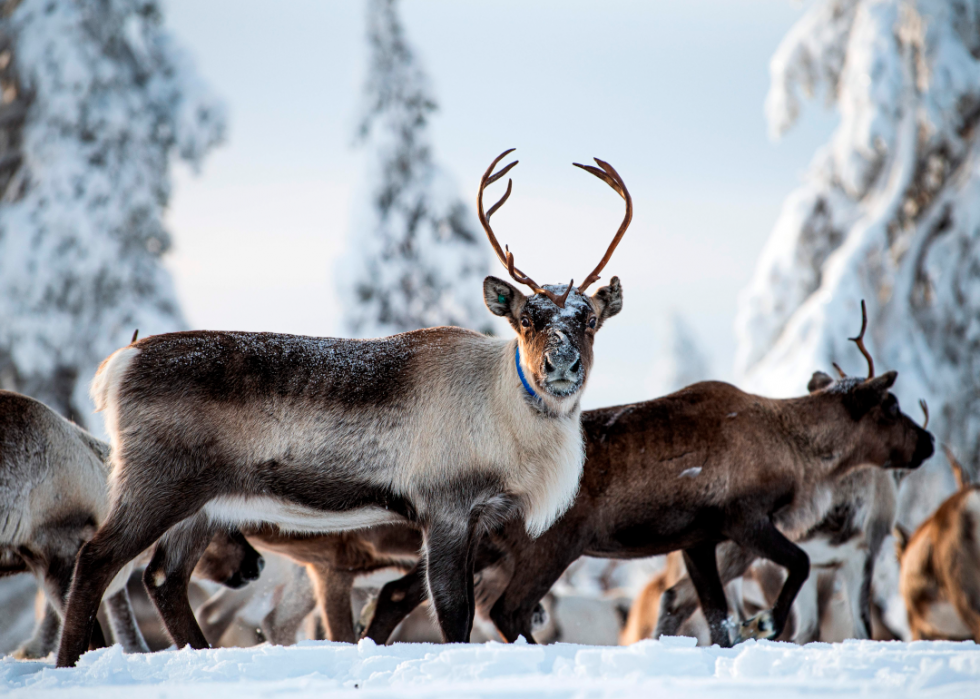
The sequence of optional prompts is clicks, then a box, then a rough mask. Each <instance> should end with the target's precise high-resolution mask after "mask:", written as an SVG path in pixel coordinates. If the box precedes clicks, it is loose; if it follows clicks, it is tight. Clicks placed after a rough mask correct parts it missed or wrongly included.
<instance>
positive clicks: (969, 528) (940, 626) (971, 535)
mask: <svg viewBox="0 0 980 699" xmlns="http://www.w3.org/2000/svg"><path fill="white" fill-rule="evenodd" d="M943 450H944V451H945V453H946V458H947V459H948V460H949V464H950V466H951V467H952V469H953V475H954V478H955V480H956V488H957V490H956V492H955V493H953V495H951V496H950V497H949V498H947V499H946V500H945V501H944V502H943V504H942V505H940V506H939V508H938V509H937V510H936V511H935V512H934V513H933V514H932V516H930V517H929V519H927V520H926V521H925V522H923V523H922V524H921V525H919V528H918V529H916V530H915V533H914V534H912V535H909V533H908V532H907V531H906V530H904V529H903V528H902V527H901V526H896V527H895V538H896V540H897V542H896V548H897V552H898V560H899V564H900V565H901V574H900V577H899V590H900V591H901V593H902V598H903V599H904V600H905V607H906V609H907V610H908V617H909V630H910V631H911V633H912V638H913V639H914V640H937V639H956V640H962V639H973V640H974V641H976V642H977V643H980V485H970V482H969V479H968V478H967V476H966V474H965V473H964V471H963V467H962V466H961V465H960V463H959V461H957V460H956V457H955V456H953V452H952V451H950V449H949V448H948V447H945V446H944V447H943Z"/></svg>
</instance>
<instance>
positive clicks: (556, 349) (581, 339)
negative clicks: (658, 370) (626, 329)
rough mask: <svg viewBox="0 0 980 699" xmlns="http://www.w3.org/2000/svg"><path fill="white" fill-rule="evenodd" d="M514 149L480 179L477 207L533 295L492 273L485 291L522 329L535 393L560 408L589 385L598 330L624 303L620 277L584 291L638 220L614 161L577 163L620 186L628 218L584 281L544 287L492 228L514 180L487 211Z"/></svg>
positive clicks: (523, 359) (522, 356)
mask: <svg viewBox="0 0 980 699" xmlns="http://www.w3.org/2000/svg"><path fill="white" fill-rule="evenodd" d="M513 150H514V149H513V148H511V149H510V150H507V151H504V152H503V153H501V154H500V155H499V156H497V158H496V160H494V161H493V162H492V163H491V164H490V167H489V168H487V171H486V172H485V173H484V175H483V178H482V180H481V181H480V191H479V194H478V196H477V208H478V210H479V213H480V222H481V223H482V224H483V228H484V230H486V232H487V237H488V238H489V239H490V244H491V245H492V246H493V249H494V252H495V253H497V258H498V259H499V260H500V262H501V264H503V265H504V267H506V268H507V271H508V272H509V274H510V276H511V278H513V279H514V281H516V282H518V283H520V284H524V285H526V286H528V287H530V288H531V289H532V290H533V291H534V294H533V295H531V296H525V295H524V294H522V293H521V292H520V291H518V290H517V288H516V287H514V286H513V285H511V284H509V283H508V282H505V281H504V280H503V279H498V278H497V277H487V278H486V279H485V280H484V281H483V295H484V298H485V300H486V303H487V308H489V309H490V312H491V313H493V314H494V315H498V316H502V317H504V318H506V319H507V320H508V322H510V324H511V327H513V328H514V330H515V331H516V332H517V337H518V352H519V358H518V360H517V361H519V362H520V366H521V367H522V368H523V373H524V374H525V375H526V378H527V380H528V381H529V383H530V385H531V387H532V390H533V391H534V393H536V394H537V395H538V396H539V397H540V398H541V399H542V400H543V401H544V402H545V403H546V404H549V405H550V406H551V407H553V408H561V406H562V404H565V403H567V402H569V401H574V400H575V396H577V394H578V393H579V391H581V390H582V387H583V386H584V385H585V381H586V379H587V378H588V375H589V370H590V368H591V367H592V342H593V340H594V338H595V334H596V331H598V330H599V328H600V327H602V324H603V323H604V322H605V320H606V319H607V318H611V317H612V316H614V315H616V314H617V313H619V311H620V310H621V309H622V307H623V290H622V287H621V286H620V284H619V278H618V277H613V278H612V279H611V280H610V282H609V285H608V286H604V287H602V288H601V289H599V290H598V291H596V292H595V293H594V294H592V295H591V296H588V295H586V293H585V291H586V289H587V288H588V287H589V286H590V285H591V284H592V283H593V282H595V281H597V280H598V279H599V272H601V271H602V269H603V267H605V266H606V263H607V262H609V258H610V257H612V254H613V251H614V250H615V249H616V246H617V245H619V241H620V240H621V239H622V237H623V234H624V233H625V232H626V229H627V227H629V224H630V220H631V219H632V218H633V202H632V199H631V198H630V194H629V192H628V191H627V189H626V185H625V184H624V183H623V180H622V178H621V177H620V176H619V174H618V173H617V172H616V171H615V170H614V169H613V167H612V166H611V165H610V164H609V163H605V162H603V161H601V160H599V159H598V158H596V163H597V164H598V165H599V167H598V168H597V167H592V166H591V165H579V164H578V163H573V164H574V165H575V166H576V167H580V168H582V169H583V170H586V171H587V172H590V173H592V174H593V175H595V176H596V177H598V178H599V179H601V180H602V181H603V182H605V183H606V184H608V185H609V186H610V187H612V188H613V189H614V190H616V192H617V193H618V194H619V195H620V196H621V197H623V199H624V200H625V201H626V216H625V217H624V218H623V222H622V224H620V226H619V231H617V233H616V235H615V237H614V238H613V241H612V243H610V245H609V248H608V249H607V250H606V254H605V255H604V256H603V258H602V260H601V261H600V262H599V265H598V266H597V267H596V268H595V269H594V270H593V271H592V273H591V274H589V276H588V277H586V278H585V281H584V282H583V283H582V284H580V285H579V286H578V287H576V286H575V281H574V280H571V281H569V283H568V284H567V285H565V284H559V285H552V284H548V285H544V286H542V285H539V284H538V283H537V282H535V281H534V280H533V279H531V278H530V277H528V276H527V275H526V274H524V273H523V272H522V271H521V270H519V269H518V268H517V267H515V266H514V253H512V252H511V251H510V249H509V248H507V247H506V246H505V247H504V248H503V249H501V247H500V244H499V243H498V242H497V237H496V236H495V235H494V233H493V229H492V228H491V227H490V217H491V216H493V214H494V212H495V211H497V209H499V208H500V207H501V206H502V205H503V203H504V202H505V201H507V198H508V197H509V196H510V192H511V188H512V186H513V182H512V180H507V191H506V192H505V193H504V196H503V197H501V199H500V201H498V202H497V203H496V204H494V205H493V206H491V207H490V210H489V211H487V212H486V213H484V210H483V190H484V189H485V188H486V186H487V185H489V184H491V183H493V182H496V181H497V180H499V179H500V178H501V177H503V176H504V175H506V174H507V172H509V171H510V169H511V168H513V167H514V166H515V165H517V161H516V160H515V161H514V162H512V163H510V164H509V165H507V166H505V167H503V168H501V169H500V171H499V172H496V173H494V172H493V169H494V168H495V167H496V166H497V163H499V162H500V161H501V159H503V158H504V156H506V155H507V154H508V153H510V152H511V151H513ZM600 168H601V169H600Z"/></svg>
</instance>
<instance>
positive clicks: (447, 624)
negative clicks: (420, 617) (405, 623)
mask: <svg viewBox="0 0 980 699" xmlns="http://www.w3.org/2000/svg"><path fill="white" fill-rule="evenodd" d="M463 521H464V522H465V524H464V523H461V522H459V521H458V520H457V521H453V520H448V519H443V520H436V521H434V522H432V523H431V524H429V526H428V527H427V528H426V529H425V531H424V532H423V539H424V541H425V558H426V582H427V583H428V588H429V599H431V600H432V604H433V606H434V607H435V612H436V619H437V620H438V621H439V628H440V629H441V630H442V637H443V640H444V641H445V642H446V643H467V642H468V641H469V640H470V632H471V631H472V630H473V615H474V614H475V613H476V601H475V598H474V592H473V566H474V559H475V556H474V551H473V548H474V545H475V539H476V526H475V525H476V522H475V521H471V520H468V519H466V520H463Z"/></svg>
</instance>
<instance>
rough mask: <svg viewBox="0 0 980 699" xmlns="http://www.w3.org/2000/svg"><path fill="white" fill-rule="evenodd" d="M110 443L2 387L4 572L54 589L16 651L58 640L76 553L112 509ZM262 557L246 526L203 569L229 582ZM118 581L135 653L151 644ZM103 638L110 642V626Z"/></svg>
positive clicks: (33, 652) (112, 617) (116, 625)
mask: <svg viewBox="0 0 980 699" xmlns="http://www.w3.org/2000/svg"><path fill="white" fill-rule="evenodd" d="M108 455H109V445H108V444H106V443H105V442H103V441H102V440H100V439H96V438H95V437H93V436H92V435H91V434H89V433H88V432H86V431H85V430H83V429H82V428H81V427H79V426H78V425H76V424H74V423H72V422H69V421H68V420H66V419H64V418H63V417H61V416H60V415H58V414H57V413H55V412H54V411H53V410H51V409H50V408H48V407H47V406H46V405H44V404H43V403H41V402H39V401H37V400H34V399H33V398H29V397H28V396H24V395H21V394H19V393H14V392H12V391H0V493H2V496H3V497H2V499H0V519H2V526H0V576H2V575H12V574H15V573H21V572H31V573H33V574H34V576H35V577H36V578H37V579H38V582H39V583H40V586H41V589H42V590H43V592H44V595H45V598H46V600H45V604H44V613H43V615H42V618H41V619H39V621H38V624H37V627H36V628H35V631H34V635H33V636H32V638H31V639H30V640H29V641H27V642H26V643H25V644H24V645H22V646H21V647H20V648H19V649H18V650H17V651H16V652H15V654H16V655H18V656H19V657H24V658H39V657H44V656H46V655H47V654H48V653H50V652H51V651H53V650H54V649H55V644H56V643H57V639H58V634H59V633H60V631H61V618H62V615H63V613H64V604H65V598H66V597H67V595H68V590H69V587H70V585H71V575H72V569H73V568H74V565H75V556H76V554H77V553H78V551H79V549H80V548H81V546H82V545H83V544H84V543H85V542H86V541H87V540H89V539H90V538H92V536H93V535H94V534H95V531H96V529H97V528H98V527H99V525H100V524H101V523H102V521H103V520H104V519H105V517H106V514H107V512H108V510H109V494H108V489H107V487H106V481H107V478H108V476H109V472H108V466H107V465H106V463H105V460H106V458H107V457H108ZM260 570H261V558H260V557H259V555H258V553H256V551H255V550H254V549H252V547H251V546H249V545H248V543H247V542H246V541H245V540H244V538H242V537H241V535H240V534H237V533H231V534H229V533H227V532H224V531H220V532H217V533H216V535H215V539H214V541H213V542H212V543H211V544H210V545H209V547H208V549H207V551H206V555H205V556H204V557H203V558H202V559H201V561H200V563H199V565H198V567H197V569H196V571H195V573H196V574H197V575H198V576H199V577H206V578H207V579H209V580H213V581H216V582H221V583H224V584H226V585H229V586H241V585H244V584H245V583H247V582H248V581H249V580H254V579H255V578H257V577H258V575H259V571H260ZM129 571H130V567H126V568H125V569H124V570H123V571H122V574H121V575H119V576H118V577H117V579H116V580H115V581H113V584H112V585H110V586H109V589H108V594H107V596H106V599H105V602H106V609H107V612H108V617H109V621H110V624H111V626H112V631H113V636H114V637H115V639H116V641H117V642H118V643H121V644H122V646H123V648H124V649H125V650H126V651H127V652H138V651H144V652H145V651H146V650H147V647H146V643H145V642H144V640H143V637H142V635H141V634H140V631H139V627H138V626H137V625H136V621H135V617H134V615H133V610H132V606H131V604H130V601H129V596H128V594H127V592H126V587H125V583H126V580H127V579H128V577H129ZM93 641H94V645H96V646H100V645H104V644H105V637H104V635H103V633H102V630H101V628H100V629H99V631H98V633H97V634H96V635H95V637H94V639H93Z"/></svg>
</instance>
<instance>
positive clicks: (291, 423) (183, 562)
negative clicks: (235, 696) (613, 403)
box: [58, 149, 632, 666]
mask: <svg viewBox="0 0 980 699" xmlns="http://www.w3.org/2000/svg"><path fill="white" fill-rule="evenodd" d="M511 150H513V149H511ZM510 152H511V151H510V150H508V151H505V152H504V153H502V154H501V155H500V156H498V157H497V158H496V159H495V160H494V161H493V163H491V165H490V167H489V168H487V171H486V172H485V173H484V175H483V177H482V179H481V181H480V188H479V191H478V195H477V206H478V211H479V216H480V221H481V223H482V225H483V228H484V230H485V231H486V233H487V236H488V238H489V240H490V243H491V245H492V246H493V249H494V252H495V253H496V255H497V257H498V259H499V260H500V261H501V263H503V264H504V265H505V266H506V267H507V270H508V272H509V274H510V276H511V277H512V278H513V279H514V280H515V281H516V282H518V283H520V284H524V285H526V286H528V287H530V288H531V289H532V290H533V292H534V294H533V295H531V296H525V295H524V294H522V293H521V292H520V291H518V289H517V288H516V287H514V286H512V285H511V284H509V283H507V282H505V281H503V280H501V279H497V278H495V277H487V278H486V279H485V280H484V283H483V292H484V299H485V301H486V304H487V307H488V308H489V309H490V311H491V312H492V313H494V314H495V315H498V316H501V317H504V318H506V319H507V320H508V321H509V322H510V324H511V326H512V327H513V328H514V330H515V332H516V334H517V337H516V338H515V339H512V340H510V341H507V340H503V339H497V338H492V337H487V336H485V335H481V334H479V333H475V332H471V331H467V330H463V329H459V328H429V329H426V330H418V331H414V332H408V333H404V334H401V335H396V336H393V337H389V338H383V339H379V340H343V339H330V338H310V337H297V336H291V335H276V334H268V333H242V332H209V331H199V332H184V333H173V334H168V335H157V336H152V337H148V338H145V339H143V340H140V341H138V342H137V343H135V344H133V345H130V346H128V347H125V348H123V349H121V350H118V351H116V352H115V353H114V354H113V355H111V356H110V357H109V358H108V359H107V360H106V361H105V362H103V364H102V366H101V367H100V368H99V371H98V373H97V374H96V377H95V379H94V380H93V382H92V389H91V394H92V396H93V399H94V400H95V403H96V406H97V407H98V409H99V410H102V411H104V413H105V416H106V425H107V427H108V431H109V433H110V435H112V443H113V450H112V455H111V457H110V458H111V461H112V465H113V470H112V478H111V481H110V486H111V507H110V512H109V516H108V518H107V519H106V521H105V522H104V523H103V524H102V526H101V527H100V528H99V531H98V532H97V533H96V534H95V536H94V538H93V539H92V540H91V541H89V542H88V543H86V544H85V545H84V546H83V547H82V550H81V552H80V553H79V556H78V562H77V564H76V569H75V577H74V580H73V583H72V588H71V592H70V594H69V598H68V611H67V617H66V621H65V630H64V632H63V634H62V638H61V646H60V648H59V652H58V664H59V666H68V665H73V664H74V663H75V662H76V661H77V660H78V658H79V657H80V656H81V653H82V652H83V651H84V650H85V648H86V647H87V646H88V640H89V637H90V634H91V630H92V620H93V618H94V616H95V610H96V608H97V606H98V600H99V598H100V597H101V595H102V592H103V591H104V590H105V588H106V586H107V585H108V583H109V581H110V580H111V579H112V577H113V576H114V575H115V573H116V571H118V570H119V569H120V568H121V567H122V566H123V565H125V564H126V562H127V561H128V560H130V559H131V558H132V557H133V556H135V555H136V554H137V553H138V552H139V551H141V550H143V549H144V548H146V547H147V546H149V545H150V544H152V543H153V542H154V541H157V540H159V542H158V544H157V547H156V552H155V554H154V557H153V560H151V562H150V565H149V566H148V567H147V573H146V574H147V576H148V577H147V580H149V581H150V582H151V583H152V586H151V596H152V598H153V600H154V603H155V604H156V606H157V608H158V609H163V608H166V609H167V610H168V611H167V613H166V614H164V617H165V619H168V620H169V623H168V632H169V633H170V634H171V636H172V637H173V638H174V639H175V640H176V641H177V642H178V643H179V644H183V643H189V644H190V645H191V646H192V647H194V648H206V647H207V646H208V644H207V640H206V639H205V637H204V635H203V633H202V632H201V629H200V627H199V626H198V625H197V621H196V620H195V619H194V615H193V612H192V611H191V609H190V605H189V603H188V601H187V595H186V587H187V578H188V575H189V569H190V567H191V566H192V564H193V562H194V561H196V560H197V558H198V556H199V554H200V552H201V551H202V550H203V549H204V545H205V542H206V541H207V539H208V538H209V535H210V533H211V532H212V531H213V529H214V527H215V526H217V525H218V524H234V525H242V526H244V525H256V524H261V523H270V524H275V525H278V526H279V527H280V528H282V529H283V530H284V531H291V532H314V533H327V532H337V531H345V530H350V529H361V528H365V527H369V526H372V525H380V524H385V523H391V522H405V521H408V522H412V523H414V524H416V525H417V526H419V527H420V528H421V529H422V532H423V537H424V540H425V561H426V584H427V587H428V590H429V593H430V595H431V597H432V599H433V600H434V606H435V609H436V615H437V618H438V620H439V625H440V628H441V631H442V634H443V635H444V637H445V639H446V640H447V641H465V640H466V638H467V637H468V636H469V632H470V628H471V626H472V623H473V614H474V602H473V550H474V547H475V544H476V542H477V540H478V537H479V534H480V533H481V532H482V530H483V528H484V527H485V526H489V525H492V524H493V523H495V522H498V521H501V520H502V519H503V518H506V517H508V516H511V515H512V514H517V515H519V517H520V518H521V519H522V520H523V526H524V527H525V528H526V530H527V532H528V533H529V534H530V535H531V536H536V535H538V534H540V533H541V532H542V531H544V530H545V529H547V528H548V527H549V526H550V525H551V523H552V522H553V521H554V520H555V518H557V517H558V516H559V515H560V514H561V513H562V512H563V511H564V510H565V509H567V507H568V506H569V504H571V501H572V499H573V498H574V496H575V491H576V490H577V488H578V482H579V478H580V476H581V472H582V463H583V460H584V454H583V447H582V435H581V432H580V428H579V418H580V413H581V407H580V400H581V395H582V391H583V389H584V387H585V384H586V381H587V379H588V375H589V371H590V369H591V366H592V360H593V351H592V345H593V341H594V337H595V333H596V332H597V331H598V330H599V328H600V327H601V326H602V324H603V323H604V322H605V321H606V320H607V319H609V318H610V317H612V316H614V315H615V314H617V313H618V312H619V311H620V309H621V308H622V288H621V286H620V283H619V279H618V278H617V277H613V278H612V279H611V280H610V283H609V285H608V286H605V287H602V288H600V289H599V290H598V291H596V292H595V294H593V295H592V296H587V295H586V294H585V292H586V290H587V288H588V287H589V286H590V285H591V284H592V283H594V282H595V281H596V280H598V278H599V273H600V272H601V271H602V269H603V268H604V267H605V265H606V264H607V263H608V261H609V259H610V257H611V256H612V253H613V251H614V250H615V248H616V246H617V245H618V244H619V241H620V240H621V239H622V237H623V234H624V233H625V232H626V229H627V227H628V226H629V223H630V220H631V218H632V200H631V198H630V195H629V192H628V191H627V189H626V185H625V184H624V182H623V180H622V178H621V177H620V176H619V174H618V173H617V172H616V171H615V170H614V169H613V167H612V166H611V165H609V164H608V163H605V162H603V161H601V160H598V159H596V163H597V165H598V166H599V167H592V166H585V165H578V167H581V168H582V169H584V170H586V171H587V172H589V173H591V174H593V175H595V176H597V177H599V178H600V179H602V180H603V181H604V182H606V183H607V184H608V185H609V186H610V187H612V188H613V189H614V190H615V191H616V192H617V193H618V194H619V195H620V196H622V197H623V199H624V201H625V202H626V215H625V217H624V218H623V222H622V224H621V225H620V227H619V230H618V231H617V233H616V235H615V237H614V238H613V241H612V243H611V244H610V245H609V247H608V249H607V251H606V253H605V255H604V256H603V258H602V260H601V261H600V262H599V264H598V266H597V267H596V268H595V269H594V270H593V272H592V273H591V274H589V276H588V277H586V279H585V281H584V282H583V283H582V284H581V285H580V286H578V287H575V285H574V280H572V281H571V282H569V284H568V285H566V286H564V287H562V286H560V285H559V286H547V287H543V286H541V285H539V284H537V282H535V281H534V280H533V279H531V278H530V277H529V276H527V275H526V274H524V273H523V272H522V271H521V270H520V269H518V268H517V267H516V266H515V263H514V255H513V253H511V252H510V250H509V249H501V247H500V244H499V243H498V242H497V239H496V236H495V235H494V233H493V230H492V228H491V226H490V217H491V216H492V215H493V213H494V212H495V211H497V209H499V208H500V206H502V205H503V204H504V202H505V201H506V200H507V198H508V197H509V196H510V193H511V188H512V182H511V181H508V184H507V190H506V192H505V194H504V196H503V197H502V198H501V199H500V201H498V202H497V203H496V204H495V205H494V206H492V207H491V208H490V209H489V211H486V212H484V208H483V191H484V189H485V188H486V187H487V185H489V184H491V183H493V182H495V181H497V180H499V179H500V178H501V177H503V176H504V175H506V173H507V172H508V171H509V170H510V169H511V168H513V167H514V166H515V165H516V164H517V161H514V162H512V163H510V164H509V165H506V166H505V167H502V168H501V169H500V170H499V171H498V172H496V173H495V172H493V170H494V168H495V167H496V166H497V163H499V162H500V160H502V159H503V158H504V157H505V156H506V155H507V154H508V153H510Z"/></svg>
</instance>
